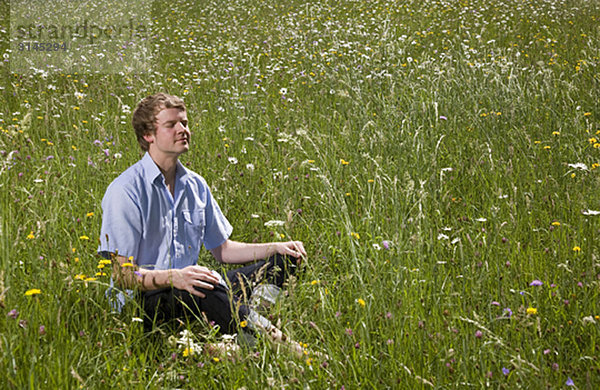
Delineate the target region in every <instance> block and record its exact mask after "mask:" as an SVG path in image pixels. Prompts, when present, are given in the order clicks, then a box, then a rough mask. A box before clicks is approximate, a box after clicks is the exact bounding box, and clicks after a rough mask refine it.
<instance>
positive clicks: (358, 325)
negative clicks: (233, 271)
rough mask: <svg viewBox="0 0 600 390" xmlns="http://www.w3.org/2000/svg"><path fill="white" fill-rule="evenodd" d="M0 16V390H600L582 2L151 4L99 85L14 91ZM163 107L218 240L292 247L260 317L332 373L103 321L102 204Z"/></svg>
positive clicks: (594, 91) (592, 97)
mask: <svg viewBox="0 0 600 390" xmlns="http://www.w3.org/2000/svg"><path fill="white" fill-rule="evenodd" d="M0 7H1V8H2V9H1V12H0V15H2V16H0V17H1V18H2V22H1V25H0V27H1V30H0V36H1V37H2V39H1V41H2V43H1V44H0V48H1V51H2V53H3V58H2V59H1V61H2V62H0V72H1V73H2V77H1V80H0V90H1V94H0V193H1V194H2V196H1V198H0V199H1V200H0V202H1V210H2V211H1V214H0V229H1V230H0V311H1V313H2V314H1V315H0V372H1V376H0V377H1V379H0V388H7V389H23V388H32V389H53V388H57V389H58V388H61V389H62V388H86V389H87V388H140V389H141V388H144V389H145V388H186V389H192V388H194V389H204V388H216V389H261V388H266V387H267V386H268V387H271V388H311V389H326V388H332V389H342V388H344V389H359V388H360V389H370V388H373V389H380V388H401V389H402V388H406V389H412V388H441V389H445V388H482V387H491V388H500V389H512V388H532V389H537V388H566V387H575V388H580V389H596V388H598V387H599V386H600V360H599V359H600V345H599V344H600V259H599V255H600V241H599V240H598V238H597V235H600V215H598V214H600V191H599V190H598V189H599V188H600V104H599V102H600V99H599V96H600V68H599V67H600V64H599V62H600V28H599V26H600V4H599V3H598V2H597V1H584V0H574V1H571V0H557V1H554V0H540V1H531V0H488V1H483V0H460V1H448V0H439V1H430V0H427V1H416V0H414V1H410V0H408V1H385V0H373V1H347V0H339V1H322V2H318V1H317V2H303V1H297V0H291V1H285V2H280V1H273V0H266V1H255V0H241V1H238V2H221V1H216V0H199V1H191V0H188V1H184V0H173V1H171V2H155V3H153V5H152V10H151V31H152V34H151V37H150V38H149V39H150V44H149V46H150V47H151V49H152V54H153V57H152V61H151V64H149V69H148V70H147V71H144V72H136V71H125V70H124V71H121V72H109V73H104V72H99V71H97V70H96V69H91V68H90V69H89V70H86V69H85V66H84V67H83V68H82V69H80V70H79V71H77V72H65V71H61V69H59V68H52V69H30V70H29V71H28V72H23V73H17V72H13V71H11V61H12V60H14V58H15V57H16V56H19V55H22V53H19V52H18V51H15V50H11V49H10V45H11V39H12V38H11V35H10V34H9V33H10V31H9V27H10V26H9V17H8V15H9V12H8V9H9V8H8V7H9V3H8V2H7V1H6V0H3V1H2V2H1V3H0ZM59 10H60V9H59V8H57V12H59ZM159 91H166V92H168V93H172V94H176V95H178V96H181V97H182V98H183V99H184V100H185V102H186V104H187V106H188V117H189V119H190V124H191V125H190V128H191V130H192V146H191V150H190V152H189V153H187V154H186V155H184V156H183V157H182V161H183V162H184V163H185V164H186V166H188V167H189V168H191V169H193V170H194V171H196V172H198V173H200V174H201V175H202V176H203V177H204V178H205V179H206V180H207V182H208V183H209V185H210V187H211V189H212V191H213V194H214V195H215V197H216V198H217V200H218V202H219V205H220V206H221V208H222V210H223V211H224V213H225V215H226V216H227V217H228V219H229V220H230V222H231V223H232V225H233V226H234V232H233V236H232V239H234V240H238V241H247V242H264V241H275V240H288V239H296V240H302V241H303V242H304V244H305V247H306V248H307V251H308V252H309V256H308V258H307V259H306V261H305V264H304V268H303V271H302V272H301V274H300V275H298V277H297V278H295V279H293V280H291V282H290V284H289V286H288V288H287V291H288V295H287V296H286V297H285V298H284V299H282V300H281V301H280V302H279V303H278V304H277V306H276V307H275V308H274V309H273V311H272V315H273V318H274V319H280V321H281V322H280V325H281V327H282V328H283V329H285V330H286V331H287V332H288V333H289V334H291V335H293V337H294V338H295V339H297V340H300V341H302V342H303V343H306V344H307V345H308V350H310V351H319V352H322V353H325V354H327V355H328V357H329V358H328V359H323V358H320V357H318V356H316V355H313V354H308V355H307V356H306V358H305V359H297V358H295V357H294V356H292V355H291V354H290V353H286V352H285V351H279V352H277V351H273V350H272V349H271V348H270V347H269V344H268V343H267V342H266V341H264V340H259V342H258V344H257V345H256V347H255V348H251V349H249V348H245V349H243V352H242V354H241V355H240V356H239V357H238V358H237V361H235V362H232V361H230V360H228V359H220V360H219V359H212V358H211V357H208V356H207V355H205V354H202V353H194V354H190V353H188V352H189V351H186V350H184V349H183V347H182V346H181V345H173V344H172V343H170V342H169V341H168V340H169V337H170V336H174V337H179V332H180V331H182V330H184V329H187V330H190V331H192V332H193V334H194V340H195V342H197V343H198V344H203V343H205V342H210V341H216V340H217V336H215V332H214V331H213V330H211V329H209V327H208V326H207V325H205V324H201V323H195V324H184V323H182V324H181V326H180V327H176V328H172V327H171V328H167V327H162V328H158V329H156V331H154V332H152V333H151V334H145V333H144V332H143V329H142V324H141V323H140V322H138V321H137V319H138V318H139V316H140V315H141V314H140V312H139V308H138V307H137V306H136V304H135V302H130V303H128V304H127V305H126V307H125V309H124V310H123V312H121V313H115V312H112V311H111V309H110V307H109V305H108V303H107V300H106V298H105V295H104V292H105V290H106V287H107V285H108V283H109V281H110V274H111V266H110V265H105V264H101V263H100V258H99V257H98V256H97V255H96V248H97V246H98V236H99V231H100V224H101V218H102V210H101V207H100V202H101V200H102V196H103V194H104V191H105V189H106V187H107V185H108V184H109V183H110V181H111V180H112V179H114V178H115V177H116V176H117V175H118V174H119V173H120V172H122V171H123V170H125V169H126V168H127V167H128V166H129V165H131V164H133V163H134V162H136V161H137V160H138V159H139V158H140V156H141V153H140V149H139V147H138V146H137V143H136V140H135V136H134V134H133V130H132V128H131V125H130V121H131V111H132V110H133V109H134V108H135V106H136V105H137V102H138V101H139V100H140V99H141V98H143V97H145V96H147V95H150V94H153V93H155V92H159ZM269 221H282V223H279V224H273V223H268V222H269ZM199 261H200V262H201V263H202V264H205V265H209V266H211V267H216V268H217V269H220V265H219V264H217V263H216V262H215V261H214V260H213V259H212V258H211V256H210V254H209V253H208V252H207V251H203V252H202V255H201V259H200V260H199Z"/></svg>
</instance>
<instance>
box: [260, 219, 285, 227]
mask: <svg viewBox="0 0 600 390" xmlns="http://www.w3.org/2000/svg"><path fill="white" fill-rule="evenodd" d="M264 225H265V226H266V227H276V226H283V225H285V222H284V221H279V220H270V221H267V222H265V223H264Z"/></svg>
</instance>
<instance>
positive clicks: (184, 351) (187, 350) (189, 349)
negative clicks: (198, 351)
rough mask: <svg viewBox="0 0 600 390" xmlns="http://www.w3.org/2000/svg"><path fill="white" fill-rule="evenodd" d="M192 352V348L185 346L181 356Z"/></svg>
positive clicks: (186, 355)
mask: <svg viewBox="0 0 600 390" xmlns="http://www.w3.org/2000/svg"><path fill="white" fill-rule="evenodd" d="M193 354H194V350H193V349H192V348H189V347H188V348H186V349H184V350H183V357H188V356H190V355H193Z"/></svg>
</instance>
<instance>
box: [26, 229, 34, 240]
mask: <svg viewBox="0 0 600 390" xmlns="http://www.w3.org/2000/svg"><path fill="white" fill-rule="evenodd" d="M34 238H35V236H34V235H33V230H32V231H30V232H29V234H28V235H27V239H28V240H33V239H34Z"/></svg>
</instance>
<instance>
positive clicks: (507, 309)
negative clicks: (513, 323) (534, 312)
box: [504, 307, 513, 318]
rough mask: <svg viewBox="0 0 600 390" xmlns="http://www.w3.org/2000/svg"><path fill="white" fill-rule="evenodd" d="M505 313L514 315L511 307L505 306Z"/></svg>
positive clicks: (509, 315) (508, 315)
mask: <svg viewBox="0 0 600 390" xmlns="http://www.w3.org/2000/svg"><path fill="white" fill-rule="evenodd" d="M504 313H506V315H507V317H508V318H510V317H512V314H513V312H512V310H511V309H510V307H505V308H504Z"/></svg>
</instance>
